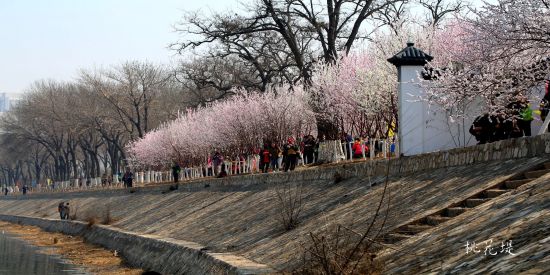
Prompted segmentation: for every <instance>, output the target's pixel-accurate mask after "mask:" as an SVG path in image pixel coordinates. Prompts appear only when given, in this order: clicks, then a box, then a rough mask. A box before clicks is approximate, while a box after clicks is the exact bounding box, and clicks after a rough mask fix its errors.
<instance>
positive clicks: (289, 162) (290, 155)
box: [284, 137, 299, 172]
mask: <svg viewBox="0 0 550 275" xmlns="http://www.w3.org/2000/svg"><path fill="white" fill-rule="evenodd" d="M298 151H299V148H298V146H297V145H296V144H295V142H294V138H292V137H290V138H288V140H287V144H285V148H284V153H285V156H286V158H285V172H287V171H288V170H290V171H293V170H294V168H296V160H297V157H298Z"/></svg>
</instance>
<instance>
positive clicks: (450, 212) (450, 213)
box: [445, 207, 466, 217]
mask: <svg viewBox="0 0 550 275" xmlns="http://www.w3.org/2000/svg"><path fill="white" fill-rule="evenodd" d="M464 212H466V208H464V207H449V208H447V209H445V214H446V216H447V217H456V216H458V215H460V214H462V213H464Z"/></svg>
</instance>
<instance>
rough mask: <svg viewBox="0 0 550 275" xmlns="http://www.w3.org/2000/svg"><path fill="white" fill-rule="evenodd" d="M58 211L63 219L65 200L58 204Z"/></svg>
mask: <svg viewBox="0 0 550 275" xmlns="http://www.w3.org/2000/svg"><path fill="white" fill-rule="evenodd" d="M57 212H59V217H60V218H61V219H62V220H63V219H64V218H65V202H63V201H62V202H60V203H59V204H58V205H57Z"/></svg>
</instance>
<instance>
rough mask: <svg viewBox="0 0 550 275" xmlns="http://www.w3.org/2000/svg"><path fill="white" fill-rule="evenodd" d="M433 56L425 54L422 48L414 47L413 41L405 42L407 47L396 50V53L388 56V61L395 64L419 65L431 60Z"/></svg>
mask: <svg viewBox="0 0 550 275" xmlns="http://www.w3.org/2000/svg"><path fill="white" fill-rule="evenodd" d="M432 59H433V57H432V56H430V55H428V54H426V53H425V52H423V51H422V50H420V49H418V48H415V47H414V43H412V42H409V43H407V47H406V48H404V49H403V50H401V51H400V52H398V53H397V54H396V55H394V56H392V57H391V58H388V62H390V63H392V64H393V65H395V66H403V65H419V66H424V65H426V63H428V62H429V61H432Z"/></svg>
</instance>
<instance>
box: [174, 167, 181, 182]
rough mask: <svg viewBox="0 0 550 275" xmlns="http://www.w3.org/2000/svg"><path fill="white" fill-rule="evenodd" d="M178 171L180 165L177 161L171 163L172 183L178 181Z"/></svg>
mask: <svg viewBox="0 0 550 275" xmlns="http://www.w3.org/2000/svg"><path fill="white" fill-rule="evenodd" d="M180 171H181V167H180V165H179V164H178V162H175V163H174V165H172V176H173V177H174V183H178V181H179V180H180Z"/></svg>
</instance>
